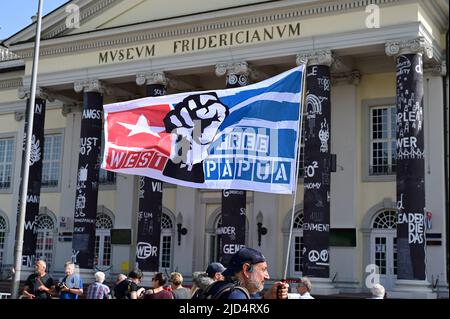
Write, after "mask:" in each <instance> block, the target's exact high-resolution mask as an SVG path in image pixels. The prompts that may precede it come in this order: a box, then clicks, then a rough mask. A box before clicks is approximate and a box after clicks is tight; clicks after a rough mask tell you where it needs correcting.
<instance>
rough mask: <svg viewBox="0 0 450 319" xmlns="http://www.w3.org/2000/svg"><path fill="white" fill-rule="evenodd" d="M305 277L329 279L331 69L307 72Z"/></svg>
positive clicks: (313, 69)
mask: <svg viewBox="0 0 450 319" xmlns="http://www.w3.org/2000/svg"><path fill="white" fill-rule="evenodd" d="M306 74H307V75H306V89H307V92H306V116H305V122H304V125H305V130H304V132H305V157H304V158H305V160H304V190H305V193H304V213H303V214H304V216H303V242H304V251H303V274H304V275H307V276H311V277H319V278H329V274H330V268H329V246H330V197H329V196H330V171H331V169H330V168H331V161H330V159H331V158H330V128H331V127H330V119H331V109H330V106H331V103H330V68H329V67H328V66H325V65H315V66H308V67H307V72H306Z"/></svg>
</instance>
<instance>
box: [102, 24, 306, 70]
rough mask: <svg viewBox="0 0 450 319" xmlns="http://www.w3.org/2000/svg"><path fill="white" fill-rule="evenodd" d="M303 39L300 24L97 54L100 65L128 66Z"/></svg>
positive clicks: (180, 40) (175, 40)
mask: <svg viewBox="0 0 450 319" xmlns="http://www.w3.org/2000/svg"><path fill="white" fill-rule="evenodd" d="M297 37H300V22H291V23H285V24H280V25H271V26H265V27H262V28H251V29H246V30H236V31H230V32H222V33H214V34H209V35H202V36H197V37H191V38H184V39H174V40H163V41H159V42H155V43H150V44H142V45H135V46H132V47H126V48H117V49H113V50H105V51H101V52H99V53H98V64H109V63H117V62H127V61H134V60H142V59H149V58H153V57H160V56H170V55H177V54H185V53H193V52H201V51H207V50H214V49H221V48H228V47H235V46H242V45H251V44H256V43H263V42H270V41H277V40H284V39H291V38H297Z"/></svg>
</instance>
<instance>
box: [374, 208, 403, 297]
mask: <svg viewBox="0 0 450 319" xmlns="http://www.w3.org/2000/svg"><path fill="white" fill-rule="evenodd" d="M371 226H372V233H371V256H372V257H371V263H374V264H375V265H377V266H378V271H379V274H380V281H381V283H382V284H383V286H385V287H388V288H389V287H391V286H392V285H393V282H394V281H395V279H396V277H397V232H396V229H397V212H396V210H394V209H382V210H381V211H379V212H378V213H377V214H376V215H375V216H374V217H373V220H372V224H371Z"/></svg>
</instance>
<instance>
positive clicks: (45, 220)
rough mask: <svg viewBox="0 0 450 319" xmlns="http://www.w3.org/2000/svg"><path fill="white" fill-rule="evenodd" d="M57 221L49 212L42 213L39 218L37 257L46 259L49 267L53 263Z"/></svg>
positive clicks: (48, 267)
mask: <svg viewBox="0 0 450 319" xmlns="http://www.w3.org/2000/svg"><path fill="white" fill-rule="evenodd" d="M54 229H55V222H54V221H53V219H52V218H51V217H50V216H49V215H47V214H41V215H39V217H38V220H37V241H36V258H37V259H42V260H45V262H46V263H47V269H50V267H51V265H52V263H53V242H54Z"/></svg>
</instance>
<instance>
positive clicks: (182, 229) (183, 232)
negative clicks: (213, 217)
mask: <svg viewBox="0 0 450 319" xmlns="http://www.w3.org/2000/svg"><path fill="white" fill-rule="evenodd" d="M187 232H188V230H187V228H186V227H183V215H181V212H178V215H177V233H178V246H180V245H181V235H186V234H187Z"/></svg>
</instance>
